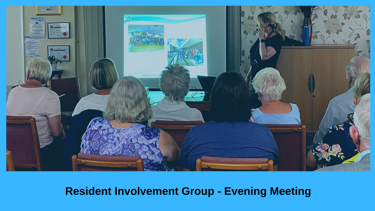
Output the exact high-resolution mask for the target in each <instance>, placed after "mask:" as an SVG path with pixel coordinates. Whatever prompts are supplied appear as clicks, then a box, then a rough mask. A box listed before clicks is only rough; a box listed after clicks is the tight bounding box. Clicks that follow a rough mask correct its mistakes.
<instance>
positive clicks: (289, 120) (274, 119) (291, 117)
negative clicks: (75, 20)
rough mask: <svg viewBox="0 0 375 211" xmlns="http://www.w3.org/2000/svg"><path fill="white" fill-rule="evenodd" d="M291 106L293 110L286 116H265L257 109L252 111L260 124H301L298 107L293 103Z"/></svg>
mask: <svg viewBox="0 0 375 211" xmlns="http://www.w3.org/2000/svg"><path fill="white" fill-rule="evenodd" d="M290 106H291V107H292V110H291V111H290V112H289V113H285V114H265V113H263V112H261V111H260V110H259V108H257V109H251V115H252V116H253V117H254V122H256V123H258V124H301V117H300V114H299V109H298V106H297V105H296V104H293V103H290Z"/></svg>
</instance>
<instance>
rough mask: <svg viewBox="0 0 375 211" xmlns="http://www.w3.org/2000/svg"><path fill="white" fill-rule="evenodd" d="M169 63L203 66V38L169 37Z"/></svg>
mask: <svg viewBox="0 0 375 211" xmlns="http://www.w3.org/2000/svg"><path fill="white" fill-rule="evenodd" d="M167 48H168V65H170V64H179V65H181V66H203V53H204V52H203V39H178V38H172V39H168V42H167Z"/></svg>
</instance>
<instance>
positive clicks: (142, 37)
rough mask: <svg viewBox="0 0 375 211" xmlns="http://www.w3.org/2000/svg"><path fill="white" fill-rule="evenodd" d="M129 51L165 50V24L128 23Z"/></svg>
mask: <svg viewBox="0 0 375 211" xmlns="http://www.w3.org/2000/svg"><path fill="white" fill-rule="evenodd" d="M128 34H129V35H130V39H129V42H128V49H129V50H128V52H160V51H164V25H128Z"/></svg>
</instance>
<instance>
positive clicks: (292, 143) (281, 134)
mask: <svg viewBox="0 0 375 211" xmlns="http://www.w3.org/2000/svg"><path fill="white" fill-rule="evenodd" d="M266 126H267V127H268V129H270V131H271V132H272V135H273V137H274V138H275V141H276V144H277V148H278V150H279V162H278V167H277V170H278V171H306V126H305V125H271V124H269V125H266Z"/></svg>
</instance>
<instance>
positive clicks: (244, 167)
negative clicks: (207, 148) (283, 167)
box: [196, 156, 273, 171]
mask: <svg viewBox="0 0 375 211" xmlns="http://www.w3.org/2000/svg"><path fill="white" fill-rule="evenodd" d="M202 169H206V170H232V171H233V170H241V171H260V170H268V171H273V161H272V160H268V159H267V158H222V157H209V156H203V157H202V158H198V159H197V161H196V171H202Z"/></svg>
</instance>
